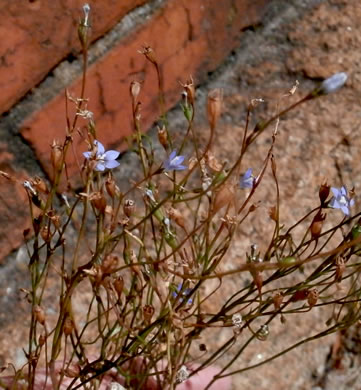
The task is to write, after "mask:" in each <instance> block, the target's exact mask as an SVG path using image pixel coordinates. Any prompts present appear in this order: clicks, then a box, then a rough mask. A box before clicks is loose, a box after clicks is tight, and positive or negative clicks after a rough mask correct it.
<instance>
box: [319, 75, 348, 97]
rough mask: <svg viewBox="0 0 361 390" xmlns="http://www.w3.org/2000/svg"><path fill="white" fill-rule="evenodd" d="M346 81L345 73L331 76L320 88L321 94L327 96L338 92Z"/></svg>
mask: <svg viewBox="0 0 361 390" xmlns="http://www.w3.org/2000/svg"><path fill="white" fill-rule="evenodd" d="M346 81H347V73H344V72H340V73H335V74H334V75H333V76H331V77H329V78H328V79H326V80H324V81H323V82H322V84H321V86H320V93H321V94H329V93H332V92H336V91H338V90H339V89H340V88H341V87H342V86H343V85H344V84H345V83H346Z"/></svg>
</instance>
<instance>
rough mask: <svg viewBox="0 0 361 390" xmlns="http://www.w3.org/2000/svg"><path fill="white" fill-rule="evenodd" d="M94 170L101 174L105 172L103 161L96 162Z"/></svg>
mask: <svg viewBox="0 0 361 390" xmlns="http://www.w3.org/2000/svg"><path fill="white" fill-rule="evenodd" d="M94 170H96V171H99V172H103V171H104V170H105V165H104V162H103V161H101V162H98V163H97V165H96V166H95V168H94Z"/></svg>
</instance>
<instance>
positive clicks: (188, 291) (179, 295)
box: [172, 283, 193, 305]
mask: <svg viewBox="0 0 361 390" xmlns="http://www.w3.org/2000/svg"><path fill="white" fill-rule="evenodd" d="M181 290H182V283H179V284H178V286H177V291H173V292H172V296H173V297H174V298H179V301H180V302H183V297H186V296H187V295H189V293H190V292H191V291H192V289H190V288H186V289H185V290H184V291H182V292H181V293H180V291H181ZM192 302H193V300H192V298H189V299H188V301H187V304H188V305H190V304H191V303H192Z"/></svg>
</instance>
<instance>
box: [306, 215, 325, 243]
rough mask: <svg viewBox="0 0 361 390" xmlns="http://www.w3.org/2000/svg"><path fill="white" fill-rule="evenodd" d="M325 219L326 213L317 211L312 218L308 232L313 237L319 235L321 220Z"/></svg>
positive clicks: (315, 237)
mask: <svg viewBox="0 0 361 390" xmlns="http://www.w3.org/2000/svg"><path fill="white" fill-rule="evenodd" d="M325 219H326V214H322V213H321V211H319V212H318V213H317V214H316V215H315V216H314V218H313V221H312V223H311V226H310V232H311V236H312V238H313V239H317V238H318V237H320V235H321V231H322V226H323V222H324V220H325Z"/></svg>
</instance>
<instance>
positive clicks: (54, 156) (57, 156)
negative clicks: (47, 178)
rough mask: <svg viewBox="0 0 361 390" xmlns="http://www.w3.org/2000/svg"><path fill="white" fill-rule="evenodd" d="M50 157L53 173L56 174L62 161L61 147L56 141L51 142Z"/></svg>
mask: <svg viewBox="0 0 361 390" xmlns="http://www.w3.org/2000/svg"><path fill="white" fill-rule="evenodd" d="M50 157H51V164H52V166H53V170H54V173H55V172H58V171H59V170H60V169H61V166H62V161H63V146H62V145H61V144H60V142H59V141H57V140H53V143H52V145H51V156H50Z"/></svg>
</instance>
